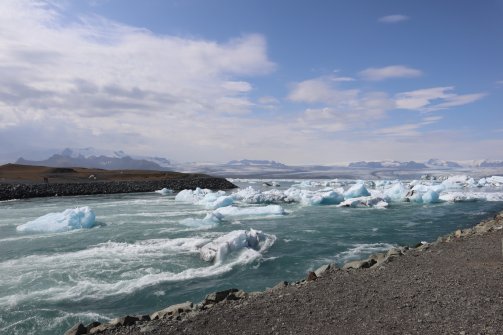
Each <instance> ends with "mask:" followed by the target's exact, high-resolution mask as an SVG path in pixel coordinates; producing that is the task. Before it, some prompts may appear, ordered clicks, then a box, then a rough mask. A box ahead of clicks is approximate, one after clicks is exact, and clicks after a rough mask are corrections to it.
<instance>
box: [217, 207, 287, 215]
mask: <svg viewBox="0 0 503 335" xmlns="http://www.w3.org/2000/svg"><path fill="white" fill-rule="evenodd" d="M213 213H215V214H217V215H222V217H223V218H227V217H232V218H234V217H256V216H280V215H285V214H286V212H285V210H284V209H283V208H282V207H281V206H279V205H268V206H264V207H234V206H228V207H221V208H218V209H216V210H215V211H213Z"/></svg>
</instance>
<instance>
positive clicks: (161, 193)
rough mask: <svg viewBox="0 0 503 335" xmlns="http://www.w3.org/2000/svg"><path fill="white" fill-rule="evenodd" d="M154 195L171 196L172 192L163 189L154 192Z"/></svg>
mask: <svg viewBox="0 0 503 335" xmlns="http://www.w3.org/2000/svg"><path fill="white" fill-rule="evenodd" d="M155 193H159V194H160V195H170V194H173V190H171V189H169V188H166V187H165V188H163V189H161V190H157V191H155Z"/></svg>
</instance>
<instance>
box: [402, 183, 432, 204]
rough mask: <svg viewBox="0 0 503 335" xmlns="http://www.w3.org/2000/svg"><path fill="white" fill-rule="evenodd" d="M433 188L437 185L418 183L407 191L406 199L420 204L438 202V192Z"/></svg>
mask: <svg viewBox="0 0 503 335" xmlns="http://www.w3.org/2000/svg"><path fill="white" fill-rule="evenodd" d="M435 189H438V187H436V186H426V185H420V184H418V185H416V186H414V187H413V188H412V189H411V190H410V191H409V192H408V193H407V196H406V199H408V200H409V201H411V202H417V203H420V204H431V203H436V202H439V193H438V192H437V191H436V190H435Z"/></svg>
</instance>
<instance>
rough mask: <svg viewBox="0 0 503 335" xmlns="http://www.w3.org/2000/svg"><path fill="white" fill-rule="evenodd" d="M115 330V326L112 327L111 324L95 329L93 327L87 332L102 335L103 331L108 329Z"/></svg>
mask: <svg viewBox="0 0 503 335" xmlns="http://www.w3.org/2000/svg"><path fill="white" fill-rule="evenodd" d="M114 328H116V327H115V326H112V325H111V324H108V323H107V324H101V325H99V326H97V327H94V328H91V330H89V334H99V333H102V332H104V331H105V330H108V329H114Z"/></svg>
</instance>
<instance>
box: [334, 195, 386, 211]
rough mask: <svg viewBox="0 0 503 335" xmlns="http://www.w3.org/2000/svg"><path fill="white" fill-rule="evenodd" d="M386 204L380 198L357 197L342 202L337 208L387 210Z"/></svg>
mask: <svg viewBox="0 0 503 335" xmlns="http://www.w3.org/2000/svg"><path fill="white" fill-rule="evenodd" d="M388 206H389V204H388V202H387V201H386V200H385V199H383V198H380V197H373V196H367V197H357V198H350V199H347V200H344V201H343V202H341V203H340V204H338V205H337V207H372V208H387V207H388Z"/></svg>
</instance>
